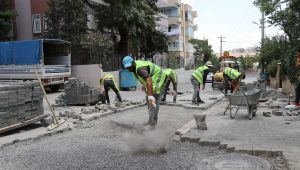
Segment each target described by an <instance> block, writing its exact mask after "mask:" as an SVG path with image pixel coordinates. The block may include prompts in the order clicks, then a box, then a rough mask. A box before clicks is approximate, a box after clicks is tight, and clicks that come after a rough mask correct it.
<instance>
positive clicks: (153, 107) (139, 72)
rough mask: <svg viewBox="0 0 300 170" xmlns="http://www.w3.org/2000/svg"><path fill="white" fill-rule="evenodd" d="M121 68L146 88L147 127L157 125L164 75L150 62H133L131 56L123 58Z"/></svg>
mask: <svg viewBox="0 0 300 170" xmlns="http://www.w3.org/2000/svg"><path fill="white" fill-rule="evenodd" d="M123 66H124V68H125V69H127V70H128V71H130V72H132V73H133V75H134V76H135V77H136V78H137V79H138V80H139V81H140V83H141V84H142V85H143V86H144V87H145V88H146V102H147V105H148V110H149V120H148V122H147V126H148V127H153V126H155V125H156V124H157V119H158V110H159V103H160V97H161V94H162V92H163V91H164V88H165V81H166V73H165V72H164V71H163V70H162V69H161V68H160V67H159V66H157V65H155V64H153V63H151V62H150V61H142V60H133V58H132V57H131V56H125V57H124V58H123Z"/></svg>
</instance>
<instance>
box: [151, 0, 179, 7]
mask: <svg viewBox="0 0 300 170" xmlns="http://www.w3.org/2000/svg"><path fill="white" fill-rule="evenodd" d="M180 5H181V2H180V0H167V3H158V4H157V6H158V7H159V8H164V7H180Z"/></svg>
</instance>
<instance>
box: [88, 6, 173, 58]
mask: <svg viewBox="0 0 300 170" xmlns="http://www.w3.org/2000/svg"><path fill="white" fill-rule="evenodd" d="M156 1H157V0H103V2H104V4H100V5H99V4H95V3H90V2H89V1H88V0H86V2H87V4H88V5H89V6H90V7H92V8H93V9H94V10H95V11H96V13H97V14H96V21H97V23H98V28H99V30H101V31H102V32H107V31H108V30H109V31H110V33H111V38H112V40H113V43H114V44H115V46H116V47H117V50H118V51H117V52H118V53H119V54H120V55H121V56H124V55H127V54H135V55H138V54H144V55H147V56H149V55H153V54H154V53H155V52H161V51H162V49H163V50H164V51H167V50H166V49H167V45H166V44H167V41H166V39H167V38H166V36H165V35H163V34H162V33H160V32H159V31H157V30H156V29H155V27H156V22H155V20H156V19H155V15H156V14H158V8H157V6H156V5H155V3H156ZM116 34H117V35H119V37H120V38H119V39H118V38H117V36H116Z"/></svg>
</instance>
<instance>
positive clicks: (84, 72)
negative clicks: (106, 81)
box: [71, 64, 193, 88]
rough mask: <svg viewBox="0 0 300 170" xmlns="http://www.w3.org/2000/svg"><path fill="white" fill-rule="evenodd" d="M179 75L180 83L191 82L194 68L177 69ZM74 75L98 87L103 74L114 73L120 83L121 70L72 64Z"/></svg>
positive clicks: (95, 65)
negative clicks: (106, 69)
mask: <svg viewBox="0 0 300 170" xmlns="http://www.w3.org/2000/svg"><path fill="white" fill-rule="evenodd" d="M175 71H176V72H177V76H178V83H179V84H185V83H190V77H191V75H192V72H193V70H184V68H181V69H175ZM71 73H72V77H76V78H78V79H79V80H81V81H84V82H86V83H88V84H89V85H90V86H92V87H95V88H98V86H99V79H100V78H101V76H103V75H105V74H108V73H109V74H113V75H114V78H115V80H116V82H118V83H119V72H118V71H112V72H103V71H102V70H101V69H100V68H99V66H98V65H97V64H91V65H72V68H71Z"/></svg>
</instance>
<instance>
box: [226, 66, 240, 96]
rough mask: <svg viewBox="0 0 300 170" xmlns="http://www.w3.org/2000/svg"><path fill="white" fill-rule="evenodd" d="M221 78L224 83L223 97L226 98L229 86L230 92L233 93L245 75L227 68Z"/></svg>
mask: <svg viewBox="0 0 300 170" xmlns="http://www.w3.org/2000/svg"><path fill="white" fill-rule="evenodd" d="M223 78H224V82H225V95H226V96H227V92H228V89H229V85H230V92H231V93H233V91H235V90H236V89H237V88H238V85H239V80H240V79H245V74H242V73H240V72H239V71H237V70H235V69H233V68H230V67H227V68H226V69H225V70H224V72H223Z"/></svg>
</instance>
